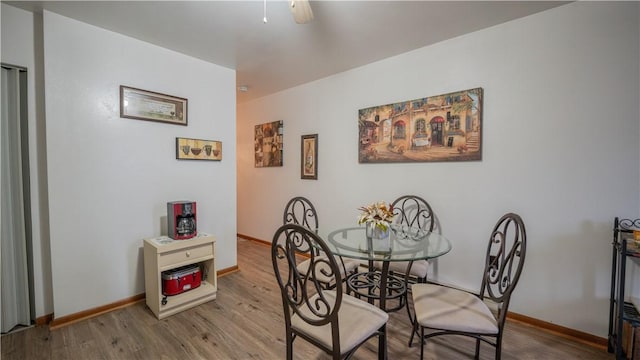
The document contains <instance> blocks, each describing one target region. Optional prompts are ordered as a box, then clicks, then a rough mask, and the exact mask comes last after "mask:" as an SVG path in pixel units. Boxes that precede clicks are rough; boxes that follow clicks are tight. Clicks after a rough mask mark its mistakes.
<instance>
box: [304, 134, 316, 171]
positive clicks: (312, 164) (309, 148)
mask: <svg viewBox="0 0 640 360" xmlns="http://www.w3.org/2000/svg"><path fill="white" fill-rule="evenodd" d="M301 140H302V141H301V145H302V147H301V148H300V158H301V164H300V178H301V179H311V180H318V134H313V135H302V139H301Z"/></svg>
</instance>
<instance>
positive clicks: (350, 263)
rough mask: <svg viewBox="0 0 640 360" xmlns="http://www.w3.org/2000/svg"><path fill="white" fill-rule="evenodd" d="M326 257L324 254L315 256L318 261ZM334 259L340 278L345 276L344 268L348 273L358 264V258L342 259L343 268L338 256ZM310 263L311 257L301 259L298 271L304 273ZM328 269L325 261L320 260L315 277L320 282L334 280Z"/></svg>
mask: <svg viewBox="0 0 640 360" xmlns="http://www.w3.org/2000/svg"><path fill="white" fill-rule="evenodd" d="M326 258H327V257H326V256H324V255H322V256H318V257H317V258H316V261H318V260H319V259H326ZM335 259H336V263H338V268H339V269H340V275H341V276H342V279H344V278H345V273H344V270H345V269H346V270H347V273H350V272H352V271H354V270H355V269H356V268H357V267H358V265H359V264H360V263H359V262H358V260H347V259H344V269H343V267H342V263H341V262H340V258H339V257H337V256H336V257H335ZM310 265H311V259H307V260H304V261H302V262H301V263H300V264H298V266H297V269H298V272H300V273H301V274H306V273H307V271H309V266H310ZM323 270H324V271H323ZM330 271H331V268H330V267H329V265H328V264H327V263H325V262H322V263H320V264H319V265H318V268H317V269H316V278H317V279H318V281H320V282H322V283H327V284H328V283H331V282H333V281H334V280H335V277H334V276H333V275H332V274H331V273H330ZM325 274H330V275H329V276H327V275H325Z"/></svg>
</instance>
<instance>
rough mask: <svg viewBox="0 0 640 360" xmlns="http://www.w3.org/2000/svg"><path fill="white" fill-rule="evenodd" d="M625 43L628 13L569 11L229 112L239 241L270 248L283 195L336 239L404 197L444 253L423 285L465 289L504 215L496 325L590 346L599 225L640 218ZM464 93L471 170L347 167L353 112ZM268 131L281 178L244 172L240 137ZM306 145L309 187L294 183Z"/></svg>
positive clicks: (604, 284)
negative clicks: (472, 142)
mask: <svg viewBox="0 0 640 360" xmlns="http://www.w3.org/2000/svg"><path fill="white" fill-rule="evenodd" d="M638 37H639V31H638V4H637V3H620V2H618V3H591V2H579V3H572V4H568V5H565V6H562V7H559V8H556V9H552V10H549V11H546V12H542V13H539V14H536V15H532V16H529V17H526V18H523V19H520V20H516V21H513V22H509V23H505V24H502V25H498V26H495V27H492V28H489V29H485V30H482V31H478V32H476V33H472V34H468V35H465V36H461V37H458V38H455V39H452V40H449V41H444V42H442V43H438V44H435V45H433V46H429V47H425V48H422V49H418V50H415V51H412V52H409V53H406V54H403V55H400V56H397V57H393V58H389V59H386V60H383V61H380V62H377V63H373V64H370V65H367V66H363V67H361V68H358V69H354V70H351V71H348V72H344V73H341V74H337V75H334V76H331V77H328V78H325V79H322V80H319V81H316V82H313V83H309V84H305V85H302V86H299V87H296V88H293V89H289V90H286V91H283V92H281V93H278V94H275V95H272V96H269V97H265V98H261V99H257V100H254V101H252V102H249V103H246V104H241V105H240V106H239V107H238V135H237V136H238V150H239V151H238V210H239V211H238V232H239V233H240V234H244V235H249V236H252V237H256V238H259V239H264V240H270V239H271V237H272V235H273V233H274V231H275V229H276V228H277V227H278V226H279V225H280V223H281V221H282V220H281V219H282V215H281V214H282V209H283V207H284V205H285V203H286V201H287V200H288V199H289V198H291V197H292V196H295V195H304V196H307V197H309V198H310V199H311V200H312V201H313V202H314V204H315V205H316V207H317V209H318V212H319V215H320V226H321V227H323V226H324V227H338V226H344V225H353V224H355V223H356V217H357V215H358V211H357V208H358V207H359V206H361V205H364V204H367V203H369V202H372V201H376V200H386V201H391V200H393V199H394V198H396V197H397V196H399V195H403V194H417V195H421V196H423V197H425V198H426V199H427V200H428V201H429V202H430V204H431V205H432V207H433V208H434V210H435V212H436V214H437V215H438V217H439V219H440V222H441V227H442V231H443V234H444V235H445V236H447V237H448V238H449V239H450V240H451V242H452V243H453V250H452V251H451V253H449V254H448V255H446V256H444V257H442V258H441V259H439V260H438V271H437V272H436V273H435V274H432V276H434V277H436V278H437V279H438V280H440V281H444V282H449V283H454V284H457V285H459V286H463V287H466V288H469V289H477V288H478V286H479V282H480V274H479V273H480V271H481V269H482V266H483V254H484V251H485V248H486V245H487V241H488V236H489V232H490V231H491V228H492V227H493V225H494V224H495V222H496V221H497V219H498V218H499V217H500V216H501V215H502V214H503V213H505V212H508V211H514V212H517V213H519V214H520V215H521V216H522V217H523V219H524V221H525V223H526V227H527V235H528V240H529V244H528V249H527V259H526V264H525V268H524V273H523V276H522V278H521V282H520V284H519V286H518V289H517V290H516V292H515V295H514V297H513V299H512V307H511V309H510V310H511V311H513V312H516V313H520V314H524V315H527V316H531V317H534V318H537V319H541V320H544V321H548V322H552V323H556V324H559V325H561V326H566V327H569V328H573V329H577V330H580V331H584V332H588V333H592V334H595V335H598V336H602V337H604V336H606V333H607V324H608V304H609V289H610V288H609V286H610V270H611V267H610V266H611V249H610V243H611V228H612V222H613V217H614V216H629V217H635V216H636V215H637V214H638V210H639V208H640V206H639V205H640V204H639V198H638V189H639V184H640V177H639V174H640V172H639V170H640V169H639V162H638V156H639V148H640V141H639V138H638V133H639V130H640V126H639V123H640V121H639V109H638V99H639V98H640V91H639V88H638V86H639V85H638V84H639V80H640V76H639V65H638V64H639V48H638V44H639V41H638ZM310 66H311V65H310ZM475 87H482V88H484V124H483V132H484V134H483V159H482V161H480V162H452V163H405V164H359V163H358V158H357V143H358V140H357V139H358V125H357V114H358V109H362V108H366V107H370V106H375V105H381V104H388V103H393V102H398V101H405V100H411V99H416V98H422V97H426V96H432V95H438V94H443V93H447V92H452V91H456V90H464V89H470V88H475ZM275 120H284V146H285V151H284V167H282V168H254V165H253V136H254V135H253V127H254V125H256V124H260V123H264V122H268V121H275ZM313 133H318V134H319V151H318V152H319V161H318V162H319V167H318V174H319V179H318V180H317V181H312V180H301V179H300V136H301V135H303V134H313Z"/></svg>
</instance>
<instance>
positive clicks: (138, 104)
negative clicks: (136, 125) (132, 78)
mask: <svg viewBox="0 0 640 360" xmlns="http://www.w3.org/2000/svg"><path fill="white" fill-rule="evenodd" d="M187 102H188V101H187V99H184V98H181V97H177V96H171V95H166V94H160V93H157V92H153V91H147V90H141V89H136V88H132V87H128V86H123V85H120V117H123V118H130V119H138V120H148V121H159V122H165V123H169V124H174V125H184V126H187Z"/></svg>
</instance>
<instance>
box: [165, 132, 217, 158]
mask: <svg viewBox="0 0 640 360" xmlns="http://www.w3.org/2000/svg"><path fill="white" fill-rule="evenodd" d="M176 159H178V160H213V161H220V160H222V142H220V141H213V140H202V139H189V138H179V137H177V138H176Z"/></svg>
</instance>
